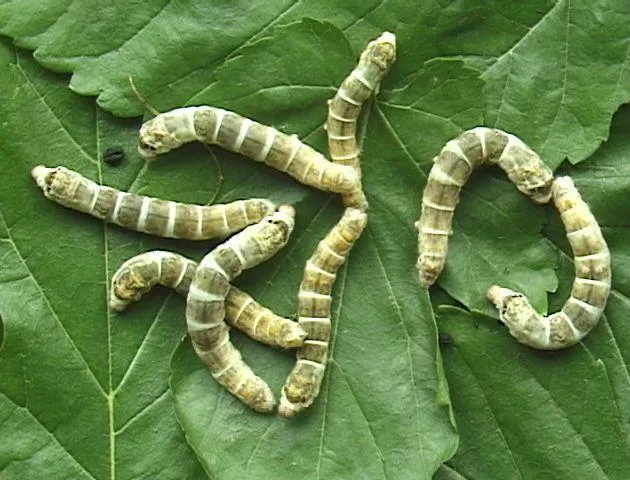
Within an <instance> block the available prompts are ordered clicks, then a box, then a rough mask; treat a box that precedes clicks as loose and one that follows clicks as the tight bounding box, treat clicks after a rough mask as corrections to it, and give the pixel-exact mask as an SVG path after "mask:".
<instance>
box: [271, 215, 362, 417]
mask: <svg viewBox="0 0 630 480" xmlns="http://www.w3.org/2000/svg"><path fill="white" fill-rule="evenodd" d="M366 224H367V215H366V214H365V213H364V212H363V211H361V210H358V209H355V208H347V209H346V210H345V212H344V215H343V217H341V220H339V222H338V223H337V224H336V225H335V226H334V227H333V229H332V230H331V231H330V232H329V233H328V235H326V237H324V239H323V240H322V241H321V242H319V244H318V246H317V248H316V249H315V252H314V253H313V255H312V256H311V258H310V259H309V260H308V262H306V267H305V268H304V277H303V280H302V284H301V285H300V290H299V293H298V316H299V317H298V322H299V323H300V325H301V326H302V328H303V329H304V330H305V331H306V333H307V337H306V340H305V341H304V345H303V346H302V347H300V348H299V349H298V351H297V362H296V364H295V367H294V368H293V370H292V371H291V373H290V374H289V376H288V378H287V380H286V382H285V384H284V387H283V388H282V394H281V398H280V406H279V408H278V413H279V414H280V415H281V416H283V417H292V416H294V415H296V414H298V413H300V412H301V411H303V410H305V409H306V408H308V407H309V406H310V405H311V404H312V403H313V401H314V400H315V398H317V395H318V394H319V389H320V386H321V383H322V380H323V378H324V371H325V369H326V361H327V359H328V342H329V341H330V329H331V324H330V316H331V311H330V307H331V304H332V297H331V294H332V289H333V285H334V283H335V278H336V273H337V270H338V269H339V267H340V266H341V265H342V264H343V263H344V262H345V260H346V257H347V256H348V253H349V252H350V249H351V248H352V246H353V245H354V242H355V241H356V240H357V239H358V238H359V237H360V236H361V233H362V232H363V229H364V228H365V225H366Z"/></svg>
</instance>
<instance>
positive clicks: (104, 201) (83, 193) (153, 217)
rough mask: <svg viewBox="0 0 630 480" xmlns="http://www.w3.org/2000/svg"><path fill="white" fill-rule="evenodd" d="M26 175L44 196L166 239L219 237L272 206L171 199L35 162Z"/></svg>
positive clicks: (254, 201)
mask: <svg viewBox="0 0 630 480" xmlns="http://www.w3.org/2000/svg"><path fill="white" fill-rule="evenodd" d="M31 173H32V175H33V178H34V179H35V181H36V182H37V185H39V187H40V188H41V189H42V191H43V192H44V195H45V196H46V198H48V199H50V200H52V201H54V202H57V203H59V204H61V205H63V206H64V207H68V208H71V209H73V210H78V211H79V212H83V213H87V214H89V215H92V216H94V217H96V218H100V219H101V220H105V221H107V222H110V223H115V224H116V225H120V226H121V227H126V228H129V229H131V230H136V231H138V232H144V233H150V234H152V235H158V236H160V237H167V238H184V239H188V240H207V239H210V238H224V237H227V236H229V235H231V234H232V233H234V232H238V231H239V230H242V229H243V228H245V227H246V226H247V225H251V224H253V223H256V222H259V221H260V220H261V219H262V218H264V217H265V216H267V215H269V214H271V213H272V212H273V211H274V210H275V208H276V207H275V205H274V204H273V203H272V202H270V201H269V200H265V199H262V198H252V199H249V200H238V201H236V202H232V203H228V204H224V205H207V206H201V205H191V204H186V203H178V202H171V201H168V200H161V199H159V198H152V197H146V196H144V195H136V194H135V193H127V192H121V191H120V190H116V189H115V188H111V187H105V186H102V185H99V184H97V183H94V182H93V181H92V180H89V179H87V178H85V177H83V176H82V175H81V174H79V173H77V172H75V171H73V170H69V169H67V168H65V167H55V168H46V167H43V166H41V165H40V166H37V167H35V168H33V170H32V172H31Z"/></svg>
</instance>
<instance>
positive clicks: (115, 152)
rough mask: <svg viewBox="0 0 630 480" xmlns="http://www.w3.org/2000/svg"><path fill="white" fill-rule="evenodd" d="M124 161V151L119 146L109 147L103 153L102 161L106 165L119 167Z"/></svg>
mask: <svg viewBox="0 0 630 480" xmlns="http://www.w3.org/2000/svg"><path fill="white" fill-rule="evenodd" d="M124 159H125V151H124V150H123V148H122V147H121V146H115V147H109V148H107V149H106V150H105V151H104V152H103V161H104V162H105V163H107V164H108V165H112V166H116V165H120V163H121V162H122V161H123V160H124Z"/></svg>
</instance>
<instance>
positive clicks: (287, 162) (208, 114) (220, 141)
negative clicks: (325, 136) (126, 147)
mask: <svg viewBox="0 0 630 480" xmlns="http://www.w3.org/2000/svg"><path fill="white" fill-rule="evenodd" d="M194 140H199V141H201V142H204V143H207V144H209V145H218V146H220V147H222V148H224V149H226V150H228V151H231V152H235V153H242V154H243V155H245V156H246V157H249V158H251V159H253V160H255V161H257V162H262V163H264V164H266V165H269V166H271V167H273V168H276V169H278V170H280V171H281V172H286V173H287V174H288V175H290V176H291V177H293V178H295V179H296V180H298V181H299V182H301V183H303V184H305V185H309V186H312V187H315V188H318V189H320V190H325V191H330V192H335V193H350V192H352V191H354V190H355V189H356V188H357V184H360V181H359V179H358V177H357V174H356V173H355V171H354V170H353V169H352V168H350V167H348V166H345V165H338V164H336V163H332V162H330V161H328V160H326V158H325V157H324V156H323V155H322V154H321V153H319V152H317V151H316V150H314V149H313V148H311V147H309V146H308V145H306V144H304V143H302V142H301V141H300V139H299V138H298V137H297V136H296V135H286V134H284V133H281V132H279V131H278V130H276V129H274V128H271V127H268V126H266V125H262V124H260V123H257V122H254V121H253V120H250V119H249V118H245V117H241V116H240V115H238V114H236V113H234V112H230V111H227V110H222V109H220V108H214V107H208V106H200V107H185V108H178V109H175V110H171V111H170V112H165V113H161V114H159V115H158V116H156V117H154V118H152V119H151V120H149V121H148V122H146V123H144V124H143V125H142V127H141V128H140V138H139V144H138V151H139V152H140V155H142V156H143V157H145V158H147V159H154V158H155V157H156V155H158V154H161V153H166V152H168V151H170V150H173V149H174V148H177V147H180V146H181V145H183V144H184V143H188V142H192V141H194Z"/></svg>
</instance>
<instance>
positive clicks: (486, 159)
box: [416, 127, 553, 287]
mask: <svg viewBox="0 0 630 480" xmlns="http://www.w3.org/2000/svg"><path fill="white" fill-rule="evenodd" d="M433 161H434V165H433V167H432V168H431V171H430V172H429V178H428V180H427V185H426V187H425V188H424V192H423V195H422V212H421V214H420V219H419V220H418V222H416V228H417V229H418V263H417V268H418V275H419V278H420V283H421V284H422V286H423V287H429V286H431V285H433V283H435V281H436V280H437V278H438V277H439V275H440V274H441V273H442V270H443V269H444V263H445V260H446V253H447V251H448V237H449V236H450V235H451V234H452V230H451V226H452V222H453V215H454V211H455V207H456V206H457V202H458V201H459V195H460V192H461V189H462V187H463V186H464V185H465V184H466V182H467V181H468V179H469V178H470V175H471V173H472V171H473V170H474V169H475V168H477V167H479V166H481V165H485V164H490V165H494V164H497V165H498V166H499V167H500V168H501V169H502V170H503V171H505V173H506V174H507V176H508V178H509V179H510V180H511V181H512V182H513V183H514V185H515V186H516V188H517V189H518V190H519V191H520V192H522V193H524V194H525V195H527V196H528V197H530V198H531V199H532V200H533V201H534V202H536V203H541V204H542V203H547V202H549V200H550V199H551V185H552V182H553V173H552V172H551V170H550V169H549V168H548V167H547V166H546V165H545V164H544V163H543V162H542V160H541V159H540V157H539V156H538V155H537V154H536V153H535V152H534V151H532V150H531V149H530V148H529V147H528V146H527V145H525V143H523V142H522V141H521V140H520V139H518V138H517V137H515V136H514V135H511V134H509V133H505V132H503V131H501V130H496V129H492V128H486V127H477V128H473V129H472V130H468V131H466V132H464V133H462V134H461V135H460V136H458V137H457V138H455V139H453V140H450V141H449V142H447V143H446V145H445V146H444V148H442V150H441V151H440V154H439V155H438V156H437V157H435V158H434V159H433Z"/></svg>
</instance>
